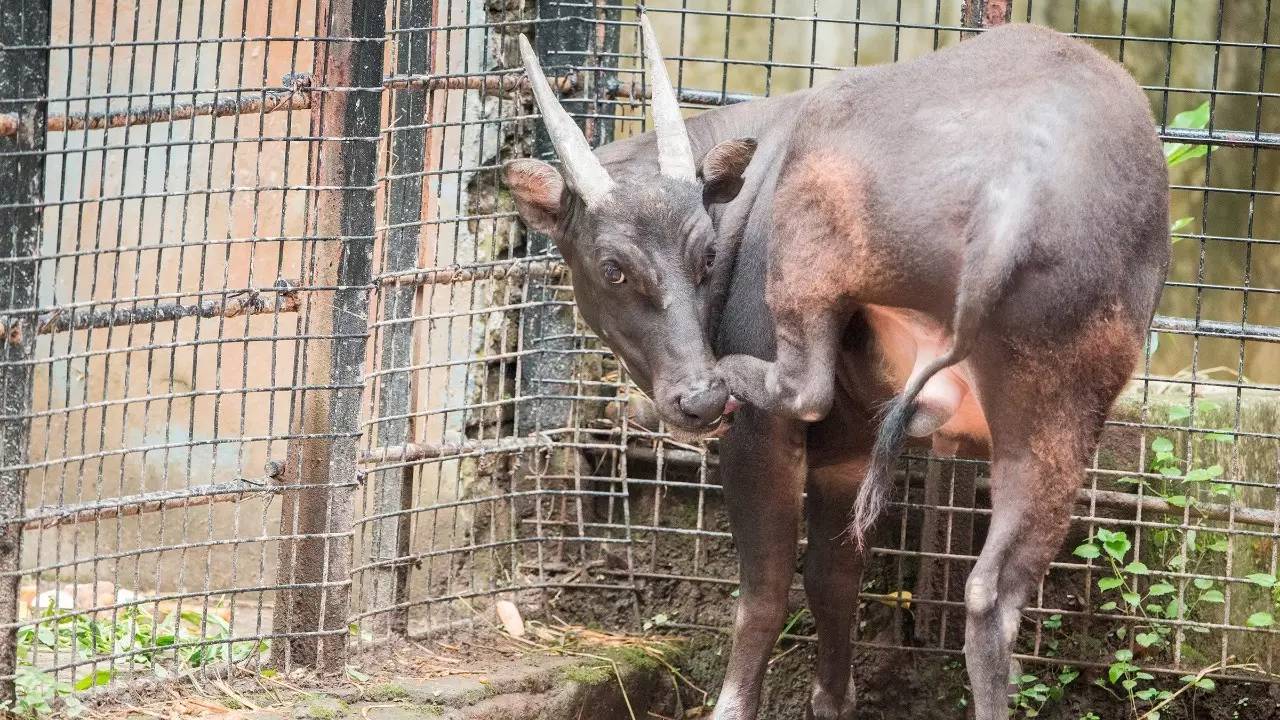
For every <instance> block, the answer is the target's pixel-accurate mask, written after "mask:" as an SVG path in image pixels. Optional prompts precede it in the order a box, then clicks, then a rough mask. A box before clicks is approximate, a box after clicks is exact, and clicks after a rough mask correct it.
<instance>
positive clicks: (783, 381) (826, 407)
mask: <svg viewBox="0 0 1280 720" xmlns="http://www.w3.org/2000/svg"><path fill="white" fill-rule="evenodd" d="M765 387H766V389H767V390H768V392H769V394H770V395H772V396H773V397H774V398H776V399H777V407H776V410H778V411H779V412H781V413H783V414H784V415H787V416H789V417H793V418H796V419H797V420H803V421H804V422H817V421H819V420H821V419H822V418H824V417H826V416H827V412H829V411H830V410H831V402H832V397H833V394H834V387H833V380H832V377H831V374H830V373H822V372H814V373H804V374H802V375H801V376H800V377H794V376H792V375H791V374H790V373H788V372H786V371H785V370H783V371H779V370H778V366H777V365H776V364H775V365H774V366H773V367H772V368H771V369H770V370H769V376H768V378H767V379H766V381H765Z"/></svg>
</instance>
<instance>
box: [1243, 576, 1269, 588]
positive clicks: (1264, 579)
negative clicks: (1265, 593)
mask: <svg viewBox="0 0 1280 720" xmlns="http://www.w3.org/2000/svg"><path fill="white" fill-rule="evenodd" d="M1244 579H1245V580H1248V581H1249V582H1251V583H1253V584H1254V585H1257V586H1258V587H1264V588H1272V587H1275V585H1276V576H1275V575H1270V574H1267V573H1254V574H1252V575H1245V577H1244Z"/></svg>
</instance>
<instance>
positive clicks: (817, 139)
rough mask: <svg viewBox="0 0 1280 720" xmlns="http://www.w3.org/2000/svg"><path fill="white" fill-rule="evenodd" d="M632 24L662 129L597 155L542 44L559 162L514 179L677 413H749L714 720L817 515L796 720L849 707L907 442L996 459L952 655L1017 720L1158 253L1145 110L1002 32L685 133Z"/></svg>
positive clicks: (1085, 57)
mask: <svg viewBox="0 0 1280 720" xmlns="http://www.w3.org/2000/svg"><path fill="white" fill-rule="evenodd" d="M641 25H642V34H643V36H644V41H645V42H644V44H645V50H646V57H647V60H648V63H649V71H650V83H649V85H650V87H651V89H652V91H653V109H654V116H655V121H656V123H655V130H654V132H652V133H648V134H645V135H641V136H637V137H631V138H627V139H625V140H621V141H618V142H615V143H611V144H609V145H607V146H605V147H602V148H600V149H599V150H597V151H596V152H595V153H592V152H591V150H590V148H589V147H588V146H587V143H586V141H585V139H584V138H583V137H582V135H581V133H579V131H578V129H577V127H576V126H575V125H574V124H573V123H572V121H571V120H570V118H569V117H568V115H567V114H566V113H565V112H564V110H563V109H561V108H560V106H559V104H558V103H557V102H556V100H555V97H554V95H553V94H552V92H551V89H550V88H549V87H548V86H547V84H546V80H545V78H544V77H543V75H542V72H541V70H540V69H539V67H538V65H537V62H536V61H535V60H534V58H533V55H532V52H531V50H530V49H529V47H528V45H527V43H525V44H524V46H523V47H524V51H525V63H526V67H527V68H528V73H529V78H530V81H531V84H532V86H533V88H534V93H535V97H536V98H537V101H538V106H539V108H540V109H541V110H542V113H543V115H544V117H545V119H546V123H547V127H548V131H549V132H550V134H551V136H552V138H553V140H554V141H555V148H556V152H557V154H558V155H559V159H560V162H561V167H562V168H563V174H561V173H560V172H557V171H556V170H555V169H554V168H552V167H551V166H549V165H547V164H545V163H542V162H539V161H536V160H518V161H515V162H513V163H511V164H510V165H508V167H507V173H506V174H507V180H508V182H509V183H510V185H511V187H512V190H513V191H514V193H515V196H516V200H517V204H518V207H519V211H520V214H521V216H522V217H523V218H524V220H525V222H526V223H528V224H529V225H530V226H532V227H534V228H537V229H539V230H542V231H543V232H547V233H550V234H551V235H553V236H554V237H555V239H556V241H557V242H558V244H559V247H560V250H561V252H562V253H563V254H564V256H565V258H566V260H568V262H569V264H570V266H571V267H572V270H573V285H574V289H575V291H576V292H577V301H578V305H579V308H580V309H581V311H582V313H583V315H584V316H585V317H586V318H587V320H588V322H590V323H591V326H592V327H593V328H594V329H595V330H596V332H597V333H599V334H600V336H601V337H602V338H604V340H605V342H606V343H608V345H609V347H610V348H612V349H613V350H614V351H615V352H616V353H617V354H618V356H619V357H620V358H622V360H623V361H624V362H625V363H626V365H627V367H628V368H629V369H630V370H631V372H632V374H633V376H634V377H635V378H636V380H637V382H639V383H641V384H642V386H644V387H645V388H646V389H651V390H652V393H653V395H654V398H655V400H656V401H657V404H658V406H659V409H660V410H661V412H662V414H663V417H664V418H666V419H667V420H668V421H669V422H670V423H671V424H672V425H674V426H676V427H681V428H686V429H690V430H695V431H697V430H708V429H711V428H718V427H720V423H721V421H720V420H719V418H720V417H721V415H722V414H723V413H724V411H725V408H726V404H730V405H731V404H732V403H731V402H730V400H729V398H730V397H731V396H732V397H736V398H739V399H741V401H742V402H743V405H742V407H741V408H740V409H738V410H737V412H735V413H734V418H735V419H734V422H733V425H732V427H731V428H729V429H728V430H727V432H726V433H725V436H724V439H723V441H722V442H721V443H720V478H721V481H722V483H723V489H724V498H725V504H726V508H727V510H728V514H729V521H730V529H731V530H732V533H733V539H734V546H735V548H736V550H737V552H738V555H739V563H740V572H739V579H740V594H739V599H738V607H737V618H736V621H735V623H734V640H733V648H732V651H731V652H730V654H729V657H728V659H727V666H726V669H725V676H724V683H723V686H722V688H721V690H720V693H719V695H718V700H717V702H716V707H715V714H714V718H715V719H716V720H750V719H753V718H756V717H757V714H758V711H759V705H760V692H761V687H762V683H763V679H764V674H765V670H766V668H767V667H768V659H769V656H770V653H771V652H772V650H773V648H774V645H775V642H776V640H777V637H778V632H779V629H780V628H781V626H782V623H783V622H784V620H785V618H786V614H787V602H788V595H789V592H790V588H791V583H792V579H793V576H794V571H795V555H796V549H797V535H798V525H799V518H800V516H801V514H802V513H803V514H804V516H805V519H806V527H807V529H808V531H809V544H808V548H807V550H806V553H805V566H804V586H805V592H806V595H807V598H808V602H807V606H808V608H809V609H810V610H811V611H812V613H813V616H814V620H815V621H816V626H817V635H818V647H817V652H816V657H817V661H816V664H817V666H816V668H815V673H814V681H813V690H812V694H811V701H810V704H809V707H808V709H807V712H808V717H810V718H818V719H819V720H850V719H851V718H853V717H854V714H855V712H856V698H855V693H854V687H853V682H852V673H851V668H850V664H851V662H852V652H851V648H850V643H849V636H850V626H851V622H852V618H853V613H854V610H855V608H856V606H857V602H858V600H857V598H858V594H859V590H860V588H861V581H860V574H861V568H862V564H863V561H864V559H865V543H864V542H863V538H864V536H869V535H870V534H872V533H873V525H872V523H873V521H874V520H875V518H876V517H877V515H878V511H879V510H880V508H882V507H883V506H884V505H885V503H886V501H887V499H888V498H889V497H890V496H891V494H892V493H891V490H892V488H893V472H892V471H893V469H894V466H895V460H896V458H897V456H898V454H899V452H900V451H901V450H902V449H903V447H904V446H905V445H914V446H916V447H920V448H925V449H930V450H932V452H933V453H935V454H937V455H942V456H963V457H969V458H989V459H990V460H991V469H990V476H991V497H992V509H991V515H990V522H989V527H988V531H987V534H986V538H985V541H984V544H983V547H982V551H981V553H980V555H979V557H978V558H977V561H976V563H975V564H974V567H973V571H972V573H971V574H970V576H969V579H968V581H967V584H966V588H965V611H966V614H967V619H966V630H965V661H966V667H967V670H968V673H969V680H970V686H971V687H972V691H973V702H972V704H971V707H972V708H973V711H974V717H975V718H976V719H977V720H1001V719H1003V718H1007V717H1008V712H1009V711H1008V706H1007V705H1008V679H1009V677H1010V671H1011V669H1013V663H1012V655H1011V650H1012V647H1013V643H1014V641H1015V639H1016V638H1017V635H1018V630H1019V626H1020V623H1021V619H1022V609H1023V608H1024V606H1025V605H1026V603H1027V601H1028V599H1029V598H1031V597H1032V596H1033V593H1034V592H1035V590H1036V588H1037V587H1038V585H1039V583H1040V580H1041V578H1042V577H1043V576H1044V574H1045V572H1046V571H1047V569H1048V567H1049V565H1050V563H1051V562H1052V561H1053V559H1054V558H1055V555H1056V553H1057V552H1058V550H1059V548H1060V546H1061V545H1062V540H1063V537H1064V535H1065V533H1066V530H1067V527H1068V525H1069V522H1070V515H1071V508H1072V505H1073V500H1074V498H1075V493H1076V491H1077V489H1078V488H1079V486H1080V484H1081V482H1082V480H1083V478H1084V475H1085V469H1086V467H1087V466H1088V463H1089V461H1090V458H1091V457H1092V455H1093V453H1094V450H1095V449H1096V447H1097V442H1098V435H1099V433H1100V431H1101V429H1102V424H1103V420H1104V418H1105V417H1106V414H1107V412H1108V410H1109V408H1110V406H1111V404H1112V402H1113V401H1114V400H1115V398H1116V397H1117V395H1118V394H1119V392H1120V390H1121V389H1122V388H1123V386H1124V385H1125V383H1126V382H1127V381H1128V379H1129V376H1130V374H1131V372H1132V370H1133V367H1134V364H1135V362H1136V360H1137V358H1138V357H1139V355H1140V350H1141V347H1142V344H1143V339H1144V336H1145V333H1146V330H1147V327H1148V325H1149V323H1150V320H1151V316H1152V313H1153V311H1154V308H1155V304H1156V302H1157V300H1158V298H1159V295H1160V290H1161V288H1162V286H1163V283H1164V278H1165V274H1166V271H1167V267H1168V261H1169V236H1168V229H1169V223H1168V206H1169V205H1168V184H1167V183H1168V176H1167V171H1166V168H1165V164H1164V158H1163V155H1162V152H1161V147H1160V143H1159V141H1158V139H1157V136H1156V133H1155V128H1154V123H1153V121H1152V117H1151V111H1150V108H1149V106H1148V103H1147V99H1146V97H1145V96H1144V94H1143V92H1142V90H1141V89H1140V88H1139V87H1138V86H1137V84H1136V83H1135V82H1134V81H1133V79H1132V78H1131V77H1130V76H1129V75H1128V73H1127V72H1126V71H1125V70H1124V69H1123V68H1122V67H1121V66H1119V65H1118V64H1116V63H1114V62H1112V61H1111V60H1109V59H1107V58H1106V57H1104V56H1103V55H1101V54H1100V53H1098V52H1096V51H1095V50H1093V49H1092V48H1091V47H1089V46H1088V45H1086V44H1084V43H1082V42H1080V41H1077V40H1073V39H1071V38H1068V37H1066V36H1064V35H1060V34H1058V33H1056V32H1053V31H1050V30H1047V29H1043V28H1038V27H1034V26H1031V25H1009V26H1005V27H1001V28H997V29H994V30H991V31H988V32H985V33H983V34H982V35H980V36H978V37H976V38H974V39H970V40H965V41H963V42H961V43H960V44H959V45H957V46H955V47H950V48H947V49H944V50H941V51H938V52H936V53H933V54H932V55H929V56H926V57H924V58H921V59H918V60H915V61H912V62H908V63H901V64H896V65H885V66H879V67H870V68H860V69H855V70H849V71H846V72H844V73H842V74H841V75H839V76H837V77H836V78H835V79H833V80H832V81H831V82H829V83H827V84H825V85H822V86H819V87H816V88H812V89H809V90H804V91H800V92H796V93H792V94H789V95H783V96H779V97H774V98H769V99H764V100H758V101H754V102H747V103H741V104H738V105H732V106H727V107H724V108H719V109H715V110H711V111H708V112H706V113H703V114H701V115H698V116H696V117H693V118H690V119H689V120H688V121H687V122H682V121H681V118H680V116H679V114H678V111H677V106H676V99H675V95H674V93H673V91H672V89H671V85H670V82H669V81H668V79H667V76H666V73H665V70H664V69H663V66H662V60H661V58H660V57H659V55H658V53H657V48H656V43H655V42H654V38H653V32H652V30H651V29H650V28H649V26H648V23H647V21H645V20H644V19H643V18H642V21H641ZM931 477H932V476H931ZM928 494H929V491H926V495H928ZM851 517H853V518H854V524H853V527H852V528H851V527H850V518H851ZM851 529H852V532H850V530H851Z"/></svg>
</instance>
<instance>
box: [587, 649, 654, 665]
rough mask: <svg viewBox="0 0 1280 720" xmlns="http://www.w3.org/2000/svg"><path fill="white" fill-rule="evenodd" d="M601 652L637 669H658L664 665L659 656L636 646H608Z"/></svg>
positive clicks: (620, 663)
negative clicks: (659, 660) (656, 656)
mask: <svg viewBox="0 0 1280 720" xmlns="http://www.w3.org/2000/svg"><path fill="white" fill-rule="evenodd" d="M600 654H601V655H603V656H604V657H607V658H609V659H610V660H613V661H614V662H616V663H618V664H619V665H623V666H626V667H632V668H635V669H637V670H657V669H659V668H661V667H662V664H661V663H660V662H658V659H657V658H655V657H654V656H652V655H650V654H649V653H647V652H645V651H644V649H642V648H638V647H634V646H622V647H614V648H608V649H606V650H604V651H602V652H601V653H600Z"/></svg>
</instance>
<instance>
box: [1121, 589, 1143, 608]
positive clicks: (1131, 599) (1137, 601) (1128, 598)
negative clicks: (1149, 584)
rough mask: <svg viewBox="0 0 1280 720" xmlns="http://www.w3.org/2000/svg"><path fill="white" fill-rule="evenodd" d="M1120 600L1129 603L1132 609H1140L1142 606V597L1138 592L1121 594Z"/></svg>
mask: <svg viewBox="0 0 1280 720" xmlns="http://www.w3.org/2000/svg"><path fill="white" fill-rule="evenodd" d="M1120 599H1121V600H1124V601H1125V602H1127V603H1129V605H1130V606H1132V607H1138V606H1139V605H1141V604H1142V596H1141V595H1139V594H1138V593H1136V592H1126V593H1121V594H1120Z"/></svg>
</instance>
